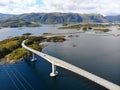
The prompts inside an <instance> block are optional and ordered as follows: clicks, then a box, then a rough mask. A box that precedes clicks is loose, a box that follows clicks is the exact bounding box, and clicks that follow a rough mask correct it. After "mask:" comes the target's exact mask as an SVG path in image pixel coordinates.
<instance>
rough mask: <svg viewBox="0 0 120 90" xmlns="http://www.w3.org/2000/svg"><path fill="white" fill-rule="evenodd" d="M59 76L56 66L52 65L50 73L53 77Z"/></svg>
mask: <svg viewBox="0 0 120 90" xmlns="http://www.w3.org/2000/svg"><path fill="white" fill-rule="evenodd" d="M57 75H58V72H57V71H56V65H55V64H53V63H52V72H51V73H50V76H51V77H55V76H57Z"/></svg>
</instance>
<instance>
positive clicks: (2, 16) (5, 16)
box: [0, 13, 14, 20]
mask: <svg viewBox="0 0 120 90" xmlns="http://www.w3.org/2000/svg"><path fill="white" fill-rule="evenodd" d="M11 16H14V15H11V14H2V13H0V20H4V19H5V18H9V17H11Z"/></svg>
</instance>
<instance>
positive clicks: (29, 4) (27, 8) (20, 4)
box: [0, 0, 44, 14]
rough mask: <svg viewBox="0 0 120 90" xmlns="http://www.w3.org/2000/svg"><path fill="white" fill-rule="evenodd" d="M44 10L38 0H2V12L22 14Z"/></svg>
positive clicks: (0, 11)
mask: <svg viewBox="0 0 120 90" xmlns="http://www.w3.org/2000/svg"><path fill="white" fill-rule="evenodd" d="M41 11H44V7H43V6H42V5H40V4H38V3H37V0H0V13H10V14H21V13H30V12H41Z"/></svg>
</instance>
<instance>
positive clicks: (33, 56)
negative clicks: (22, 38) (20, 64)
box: [31, 53, 37, 62]
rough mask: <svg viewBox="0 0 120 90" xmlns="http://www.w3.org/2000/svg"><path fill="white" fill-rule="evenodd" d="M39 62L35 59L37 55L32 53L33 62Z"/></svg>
mask: <svg viewBox="0 0 120 90" xmlns="http://www.w3.org/2000/svg"><path fill="white" fill-rule="evenodd" d="M36 60H37V58H35V54H34V53H32V60H31V61H32V62H35V61H36Z"/></svg>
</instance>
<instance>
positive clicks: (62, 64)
mask: <svg viewBox="0 0 120 90" xmlns="http://www.w3.org/2000/svg"><path fill="white" fill-rule="evenodd" d="M24 43H25V40H24V41H23V42H22V46H23V48H25V49H27V50H28V51H30V52H32V53H33V59H32V60H33V61H34V60H36V59H35V58H34V54H36V55H38V56H40V57H42V58H44V59H45V60H47V61H48V62H50V63H51V64H52V72H51V73H50V76H51V77H54V76H56V75H58V72H57V71H56V66H59V67H62V68H65V69H67V70H70V71H72V72H74V73H76V74H79V75H81V76H83V77H85V78H88V79H89V80H91V81H93V82H95V83H97V84H99V85H101V86H103V87H105V88H107V89H109V90H120V86H119V85H116V84H114V83H112V82H110V81H107V80H105V79H103V78H101V77H99V76H96V75H94V74H92V73H90V72H87V71H85V70H83V69H81V68H78V67H76V66H74V65H72V64H70V63H67V62H65V61H63V60H60V59H58V58H55V57H53V56H50V55H47V54H45V53H42V52H39V51H36V50H34V49H31V48H29V47H27V46H26V45H25V44H24Z"/></svg>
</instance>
